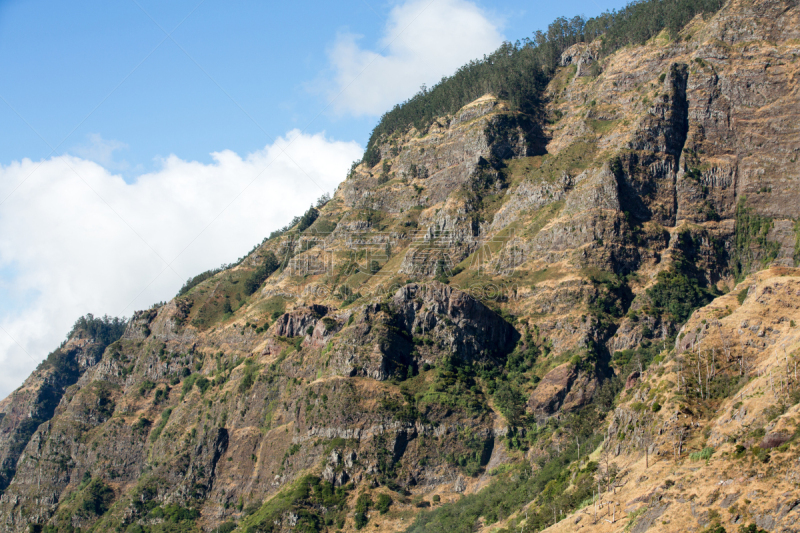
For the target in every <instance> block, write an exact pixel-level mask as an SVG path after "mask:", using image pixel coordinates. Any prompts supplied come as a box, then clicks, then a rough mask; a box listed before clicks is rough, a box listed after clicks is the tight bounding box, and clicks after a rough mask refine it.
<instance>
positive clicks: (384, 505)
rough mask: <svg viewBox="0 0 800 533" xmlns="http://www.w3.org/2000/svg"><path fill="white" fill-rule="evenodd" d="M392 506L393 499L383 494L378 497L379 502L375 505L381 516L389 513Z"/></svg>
mask: <svg viewBox="0 0 800 533" xmlns="http://www.w3.org/2000/svg"><path fill="white" fill-rule="evenodd" d="M391 505H392V497H391V496H389V495H388V494H381V495H380V496H378V502H377V503H376V504H375V508H376V509H377V510H378V511H380V513H381V514H386V513H387V512H389V507H390V506H391Z"/></svg>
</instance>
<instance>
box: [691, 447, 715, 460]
mask: <svg viewBox="0 0 800 533" xmlns="http://www.w3.org/2000/svg"><path fill="white" fill-rule="evenodd" d="M712 455H714V448H711V447H709V446H706V447H705V448H703V449H702V450H701V451H699V452H694V453H690V454H689V459H691V460H692V461H708V460H709V459H711V456H712Z"/></svg>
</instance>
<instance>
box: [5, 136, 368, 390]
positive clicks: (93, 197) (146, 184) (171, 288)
mask: <svg viewBox="0 0 800 533" xmlns="http://www.w3.org/2000/svg"><path fill="white" fill-rule="evenodd" d="M290 142H291V144H290ZM281 148H283V149H284V150H285V151H286V153H287V154H288V156H287V155H284V154H282V153H281ZM112 151H113V150H112ZM361 152H362V148H361V147H360V146H358V144H357V143H355V142H336V141H333V140H330V139H327V138H325V136H324V135H323V134H317V135H304V134H300V133H299V132H297V131H292V132H290V133H289V134H288V135H287V136H286V137H285V138H281V139H278V140H277V141H276V143H275V144H273V145H268V146H267V147H265V148H264V149H263V150H260V151H258V152H255V153H253V154H249V155H248V156H247V157H245V158H242V157H240V156H238V155H237V154H235V153H234V152H231V151H228V150H226V151H222V152H218V153H214V154H212V156H213V158H214V163H212V164H201V163H198V162H194V161H184V160H182V159H180V158H178V157H176V156H170V157H168V158H167V159H165V160H164V161H163V162H162V165H161V169H160V170H158V171H156V172H152V173H149V174H144V175H141V176H139V177H138V178H137V179H136V180H134V181H133V182H132V183H126V182H125V181H124V180H123V179H122V178H121V177H120V176H118V175H114V174H112V173H110V172H109V171H108V170H107V169H106V168H104V167H103V166H101V165H99V164H97V163H95V162H93V161H90V160H87V159H82V158H78V157H73V156H64V157H58V158H51V159H47V160H43V161H39V162H35V161H31V160H28V159H25V160H22V161H20V162H14V163H12V164H10V165H8V166H5V167H1V166H0V201H2V199H4V198H6V197H7V196H8V195H9V194H11V192H12V190H14V188H15V187H17V186H18V185H19V184H20V183H22V184H21V185H19V188H18V189H17V190H16V191H14V193H13V194H12V195H11V196H10V197H8V198H7V199H6V200H5V202H4V203H2V205H0V300H4V301H5V302H0V326H2V328H3V329H4V330H5V331H7V332H8V334H9V335H10V336H9V335H7V334H6V333H4V332H3V331H2V330H0V368H2V369H3V372H2V373H0V398H2V397H5V396H6V395H7V394H8V393H10V392H11V391H12V390H13V389H14V388H16V387H17V386H18V385H19V384H20V383H21V382H22V381H23V380H24V378H25V377H27V375H28V374H29V373H30V372H31V370H32V369H33V368H34V367H35V365H36V364H37V363H38V362H39V361H40V360H41V359H43V358H44V357H45V356H46V355H47V353H49V352H50V351H52V350H53V349H54V348H56V347H57V346H58V344H59V343H60V342H61V341H62V340H63V338H64V335H65V333H66V332H67V331H68V330H69V328H70V327H71V325H72V323H73V322H74V321H75V319H76V318H77V317H78V316H81V315H83V314H85V313H88V312H91V313H94V314H95V315H102V314H105V313H108V314H110V315H115V316H119V315H125V316H130V315H131V313H132V312H133V311H134V310H137V309H142V308H146V307H148V306H149V305H150V304H152V303H154V302H157V301H160V300H168V299H170V298H171V297H172V296H174V295H175V293H176V292H177V290H178V289H179V288H180V286H181V285H182V284H183V283H184V282H185V281H186V279H187V278H189V277H190V276H193V275H195V274H198V273H200V272H202V271H204V270H207V269H209V268H213V267H216V266H219V265H220V264H221V263H224V262H231V261H235V260H236V259H237V258H238V257H240V256H242V255H244V254H245V253H246V252H247V251H249V250H250V249H251V248H252V246H253V245H254V244H256V243H258V242H260V241H261V239H263V238H264V237H265V236H266V235H268V234H269V233H270V231H272V230H274V229H276V228H278V227H280V226H282V225H284V224H285V223H286V222H288V221H289V220H290V219H291V218H292V217H293V216H295V215H298V214H301V213H302V212H303V211H305V210H306V209H308V206H309V204H310V203H312V202H313V201H314V200H315V199H316V198H318V197H319V196H320V195H321V194H322V193H323V192H331V191H333V190H334V189H335V187H336V185H337V184H338V183H339V182H340V181H341V180H342V179H343V178H344V176H345V175H346V172H347V169H348V167H349V166H350V163H351V162H352V161H353V160H356V159H358V158H359V157H360V156H361ZM101 155H102V154H101ZM295 162H296V163H295ZM298 165H299V166H298ZM301 169H302V170H301ZM26 177H27V179H26ZM23 180H24V181H23ZM226 207H227V209H226ZM209 224H210V225H209ZM206 226H208V228H207V229H206V230H205V231H204V232H203V231H202V230H203V229H204V228H206ZM201 232H202V233H201ZM166 263H171V267H167V265H166ZM10 302H13V303H10ZM20 302H24V303H22V304H20ZM12 338H13V339H15V340H16V341H17V342H19V344H20V345H21V347H20V346H18V345H17V344H16V343H15V341H14V340H12ZM23 348H24V351H23ZM25 351H27V352H28V353H29V354H30V355H31V357H32V358H33V360H31V358H29V357H28V356H27V355H26V354H25Z"/></svg>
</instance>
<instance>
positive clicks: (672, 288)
mask: <svg viewBox="0 0 800 533" xmlns="http://www.w3.org/2000/svg"><path fill="white" fill-rule="evenodd" d="M647 294H648V296H650V301H651V302H652V305H653V311H654V312H655V313H657V314H659V315H662V316H663V315H668V316H669V317H671V318H672V319H673V320H674V321H675V322H678V323H681V324H682V323H683V322H686V321H687V320H688V319H689V316H690V315H691V314H692V311H694V310H695V309H697V308H698V307H702V306H704V305H706V304H708V303H709V302H710V301H711V300H712V299H713V295H712V293H711V291H709V290H708V289H706V288H704V287H702V286H701V284H700V282H699V281H698V280H697V278H695V277H690V276H689V275H687V274H686V273H684V272H681V271H680V270H677V269H676V268H672V269H670V270H666V271H665V270H662V271H661V272H659V273H658V278H657V281H656V284H655V285H653V286H652V287H650V288H649V289H647Z"/></svg>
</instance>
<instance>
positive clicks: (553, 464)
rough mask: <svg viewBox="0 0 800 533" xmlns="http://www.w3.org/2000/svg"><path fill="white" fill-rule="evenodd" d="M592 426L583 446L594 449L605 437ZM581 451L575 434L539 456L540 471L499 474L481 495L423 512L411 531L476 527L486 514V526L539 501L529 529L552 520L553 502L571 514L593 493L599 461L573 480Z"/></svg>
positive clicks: (526, 468)
mask: <svg viewBox="0 0 800 533" xmlns="http://www.w3.org/2000/svg"><path fill="white" fill-rule="evenodd" d="M587 420H588V419H587ZM586 429H588V431H589V433H588V435H586V434H583V435H582V436H583V438H584V439H587V437H588V439H587V440H584V441H583V442H584V444H583V446H582V449H584V450H585V449H593V448H594V447H596V446H597V445H598V444H599V442H600V441H602V435H591V428H590V427H588V428H586ZM584 431H585V430H584ZM589 435H591V436H590V437H589ZM577 452H578V450H577V446H576V445H575V443H574V439H572V444H569V445H567V446H566V447H565V448H564V449H562V451H561V452H560V453H558V452H556V451H555V450H554V449H552V448H551V449H549V450H548V453H547V454H546V455H545V456H541V457H539V459H538V469H537V470H536V471H535V472H534V471H533V470H532V469H531V467H530V465H528V464H527V463H525V464H524V465H523V466H521V467H518V468H515V469H513V471H512V472H509V473H507V474H502V475H498V476H496V477H495V479H494V481H493V482H492V483H491V484H490V485H489V486H487V487H486V488H484V489H483V490H481V491H480V492H478V493H476V494H470V495H468V496H464V497H463V498H461V499H460V500H458V501H457V502H454V503H451V504H447V505H442V506H440V507H438V508H436V509H435V510H432V511H429V512H423V513H420V514H418V515H417V517H416V519H415V521H414V523H413V524H412V525H411V527H409V528H408V530H407V532H408V533H423V532H424V533H461V532H470V531H474V528H475V527H476V524H477V523H478V520H479V519H480V518H481V517H483V518H484V520H485V524H486V525H490V524H494V523H495V522H497V521H498V520H502V519H504V518H507V517H508V516H510V515H511V514H512V513H514V512H516V511H518V510H519V509H520V508H521V507H522V506H523V505H525V504H527V503H529V502H531V501H534V500H535V501H536V504H537V505H536V506H533V507H531V508H530V514H529V516H528V522H527V524H528V528H529V529H530V530H531V531H539V530H541V529H543V528H545V527H547V526H549V525H552V523H553V515H552V512H551V510H550V507H551V505H552V506H555V507H556V508H558V509H563V510H564V513H567V512H568V511H570V510H572V509H576V508H577V507H578V505H579V504H580V503H581V502H582V501H584V500H586V499H587V498H590V497H591V495H592V487H593V486H594V483H593V482H592V479H593V478H592V476H593V472H594V469H595V468H596V466H597V465H596V464H594V463H590V464H589V465H587V467H586V468H584V469H583V470H580V471H577V474H576V477H575V479H574V480H573V481H572V482H570V479H571V475H572V472H571V469H570V468H569V467H570V464H572V463H573V462H574V461H575V460H576V459H577V458H578V453H577ZM569 487H571V488H569ZM568 488H569V489H568Z"/></svg>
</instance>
